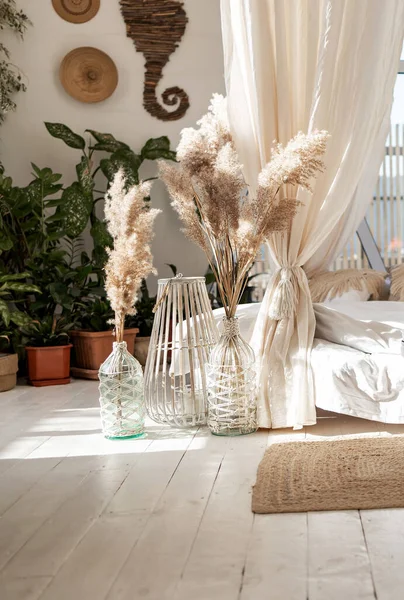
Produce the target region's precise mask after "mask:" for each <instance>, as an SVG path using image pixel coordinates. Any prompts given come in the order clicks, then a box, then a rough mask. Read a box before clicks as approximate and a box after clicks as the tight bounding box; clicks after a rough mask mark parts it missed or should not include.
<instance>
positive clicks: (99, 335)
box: [70, 297, 139, 379]
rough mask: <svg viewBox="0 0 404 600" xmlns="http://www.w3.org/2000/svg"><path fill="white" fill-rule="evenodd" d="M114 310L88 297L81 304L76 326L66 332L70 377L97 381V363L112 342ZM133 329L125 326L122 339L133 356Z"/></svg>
mask: <svg viewBox="0 0 404 600" xmlns="http://www.w3.org/2000/svg"><path fill="white" fill-rule="evenodd" d="M113 318H114V311H113V310H112V308H111V304H110V302H109V300H107V299H102V298H96V297H90V298H87V299H85V300H83V301H82V303H81V306H80V308H79V309H78V314H77V315H76V319H77V320H76V324H75V327H74V329H73V330H72V331H71V332H70V337H71V340H72V343H73V347H74V361H75V365H74V366H73V367H72V375H73V376H74V377H81V378H83V379H98V371H99V368H100V366H101V364H102V363H103V362H104V361H105V359H106V358H107V357H108V356H109V355H110V354H111V352H112V344H113V342H114V339H115V338H114V334H113V333H114V332H113V325H112V323H111V321H112V320H113ZM138 332H139V329H138V328H137V327H131V326H129V327H125V331H124V336H123V339H124V341H125V342H126V344H127V347H128V352H130V354H133V353H134V348H135V339H136V334H137V333H138Z"/></svg>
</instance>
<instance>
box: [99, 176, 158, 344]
mask: <svg viewBox="0 0 404 600" xmlns="http://www.w3.org/2000/svg"><path fill="white" fill-rule="evenodd" d="M150 189H151V183H150V182H141V183H140V184H139V185H134V186H133V187H131V188H130V189H129V190H128V191H126V182H125V177H124V174H123V172H122V171H118V173H117V174H116V175H115V178H114V180H113V182H112V184H111V186H110V187H109V189H108V191H107V194H106V196H105V207H104V211H105V220H106V223H107V229H108V231H109V233H110V234H111V236H112V238H113V240H114V246H113V248H109V249H108V261H107V264H106V265H105V274H106V280H105V288H106V292H107V296H108V298H109V300H110V302H111V307H112V309H113V310H114V312H115V320H114V324H115V335H116V340H117V342H121V341H122V340H123V334H124V327H125V316H126V315H134V314H136V309H135V303H136V301H137V299H138V297H137V294H138V291H139V288H140V285H141V283H142V279H145V278H146V277H147V276H148V275H149V274H150V273H154V272H155V270H154V269H153V256H152V254H151V250H150V243H151V241H152V239H153V224H154V219H155V218H156V216H157V215H158V214H159V213H160V212H161V211H160V210H157V209H155V208H150V205H149V202H147V201H145V198H147V197H148V196H149V194H150Z"/></svg>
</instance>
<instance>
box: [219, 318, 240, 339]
mask: <svg viewBox="0 0 404 600" xmlns="http://www.w3.org/2000/svg"><path fill="white" fill-rule="evenodd" d="M222 335H223V336H224V337H226V338H229V339H230V338H234V337H237V336H238V335H240V326H239V322H238V318H237V317H231V318H230V319H228V318H227V317H223V331H222Z"/></svg>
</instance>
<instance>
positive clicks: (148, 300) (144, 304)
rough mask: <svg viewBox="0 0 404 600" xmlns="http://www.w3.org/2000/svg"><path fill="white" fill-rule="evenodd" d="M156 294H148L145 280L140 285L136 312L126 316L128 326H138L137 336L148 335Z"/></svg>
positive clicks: (152, 318)
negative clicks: (131, 315)
mask: <svg viewBox="0 0 404 600" xmlns="http://www.w3.org/2000/svg"><path fill="white" fill-rule="evenodd" d="M155 304H156V296H150V294H149V290H148V287H147V283H146V281H145V280H144V279H143V281H142V284H141V286H140V299H139V300H138V301H137V302H136V305H135V308H136V314H135V315H134V316H133V317H128V318H127V326H128V327H138V328H139V336H141V337H149V336H150V335H151V332H152V329H153V321H154V312H153V308H154V306H155Z"/></svg>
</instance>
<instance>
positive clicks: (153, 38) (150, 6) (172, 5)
mask: <svg viewBox="0 0 404 600" xmlns="http://www.w3.org/2000/svg"><path fill="white" fill-rule="evenodd" d="M120 4H121V12H122V16H123V18H124V21H125V23H126V32H127V36H128V37H130V38H131V39H132V40H133V42H134V44H135V48H136V50H137V52H142V53H143V54H144V57H145V59H146V63H145V78H144V90H143V106H144V107H145V109H146V110H147V111H148V112H149V113H150V114H151V115H152V116H153V117H156V118H157V119H160V120H161V121H175V120H177V119H181V118H182V117H183V116H184V115H185V113H186V112H187V110H188V108H189V98H188V94H187V93H186V92H185V91H184V90H183V89H181V88H179V87H170V88H168V89H166V90H165V91H164V92H163V94H162V96H161V100H162V104H161V103H160V102H159V99H158V98H157V90H156V88H157V85H158V83H159V81H160V79H161V78H162V76H163V69H164V67H165V65H166V64H167V63H168V61H169V59H170V56H171V54H172V53H173V52H175V50H176V48H177V47H178V46H179V43H180V41H181V38H182V36H183V35H184V32H185V28H186V25H187V22H188V18H187V15H186V12H185V10H184V8H183V2H175V1H174V0H120ZM163 105H165V106H168V107H169V106H176V108H175V109H174V110H171V111H170V110H168V109H167V108H165V106H163Z"/></svg>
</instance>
